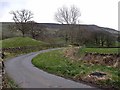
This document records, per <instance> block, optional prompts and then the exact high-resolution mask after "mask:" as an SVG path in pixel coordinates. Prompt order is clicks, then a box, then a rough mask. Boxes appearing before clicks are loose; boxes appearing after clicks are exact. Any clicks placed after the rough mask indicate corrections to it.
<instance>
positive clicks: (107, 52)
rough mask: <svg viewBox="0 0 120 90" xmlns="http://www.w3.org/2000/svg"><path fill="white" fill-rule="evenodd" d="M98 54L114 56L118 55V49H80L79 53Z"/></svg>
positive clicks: (119, 50) (119, 51)
mask: <svg viewBox="0 0 120 90" xmlns="http://www.w3.org/2000/svg"><path fill="white" fill-rule="evenodd" d="M85 52H88V53H100V54H115V53H120V49H119V48H80V53H81V54H83V53H85Z"/></svg>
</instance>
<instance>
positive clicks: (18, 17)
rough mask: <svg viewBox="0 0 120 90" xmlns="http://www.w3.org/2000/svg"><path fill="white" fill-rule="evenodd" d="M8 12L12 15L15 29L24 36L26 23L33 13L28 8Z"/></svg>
mask: <svg viewBox="0 0 120 90" xmlns="http://www.w3.org/2000/svg"><path fill="white" fill-rule="evenodd" d="M10 14H12V15H13V20H14V22H15V26H16V28H17V30H19V31H21V32H22V34H23V37H24V35H25V33H26V32H27V25H26V24H27V22H28V21H30V20H31V19H32V18H33V13H32V12H31V11H29V10H26V9H23V10H17V11H11V12H10Z"/></svg>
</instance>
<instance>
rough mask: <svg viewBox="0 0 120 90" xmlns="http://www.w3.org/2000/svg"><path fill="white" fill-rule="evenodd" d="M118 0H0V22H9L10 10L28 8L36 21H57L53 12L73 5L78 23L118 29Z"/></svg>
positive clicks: (10, 19)
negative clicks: (77, 11) (77, 9)
mask: <svg viewBox="0 0 120 90" xmlns="http://www.w3.org/2000/svg"><path fill="white" fill-rule="evenodd" d="M119 1H120V0H0V22H11V21H13V20H12V15H11V14H9V12H10V11H12V10H13V11H15V10H21V9H28V10H30V11H32V12H33V13H34V18H33V20H34V21H36V22H38V23H58V22H57V21H56V20H55V18H54V15H55V12H56V11H57V9H58V8H61V7H63V6H67V7H70V6H71V5H74V6H76V7H78V8H79V10H80V12H81V16H80V18H79V19H80V24H95V25H98V26H102V27H109V28H113V29H116V30H118V2H119Z"/></svg>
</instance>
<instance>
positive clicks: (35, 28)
mask: <svg viewBox="0 0 120 90" xmlns="http://www.w3.org/2000/svg"><path fill="white" fill-rule="evenodd" d="M27 23H28V24H27V25H28V27H29V34H30V35H31V36H32V38H34V39H38V38H39V39H44V38H45V33H46V30H45V26H44V25H40V24H39V23H37V22H35V21H28V22H27Z"/></svg>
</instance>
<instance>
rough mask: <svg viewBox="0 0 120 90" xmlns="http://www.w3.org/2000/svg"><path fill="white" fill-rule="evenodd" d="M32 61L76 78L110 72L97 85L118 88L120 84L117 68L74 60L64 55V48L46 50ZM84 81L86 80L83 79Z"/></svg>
mask: <svg viewBox="0 0 120 90" xmlns="http://www.w3.org/2000/svg"><path fill="white" fill-rule="evenodd" d="M32 63H33V64H34V65H35V66H36V67H38V68H40V69H43V70H45V71H47V72H49V73H53V74H56V75H59V76H63V77H67V78H71V79H74V80H76V79H77V77H78V76H79V77H80V78H84V77H85V76H87V75H88V74H90V73H91V72H94V71H101V72H105V73H108V75H107V77H108V78H109V79H108V80H103V81H100V82H95V84H97V85H99V86H100V85H102V86H114V87H117V88H120V87H119V84H120V70H119V69H117V68H112V67H107V66H101V65H88V64H85V63H83V62H82V61H73V60H70V59H69V58H66V57H65V56H64V55H63V51H62V50H56V51H51V52H46V53H42V54H40V55H38V56H37V57H35V58H33V60H32ZM83 81H84V80H83Z"/></svg>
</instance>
